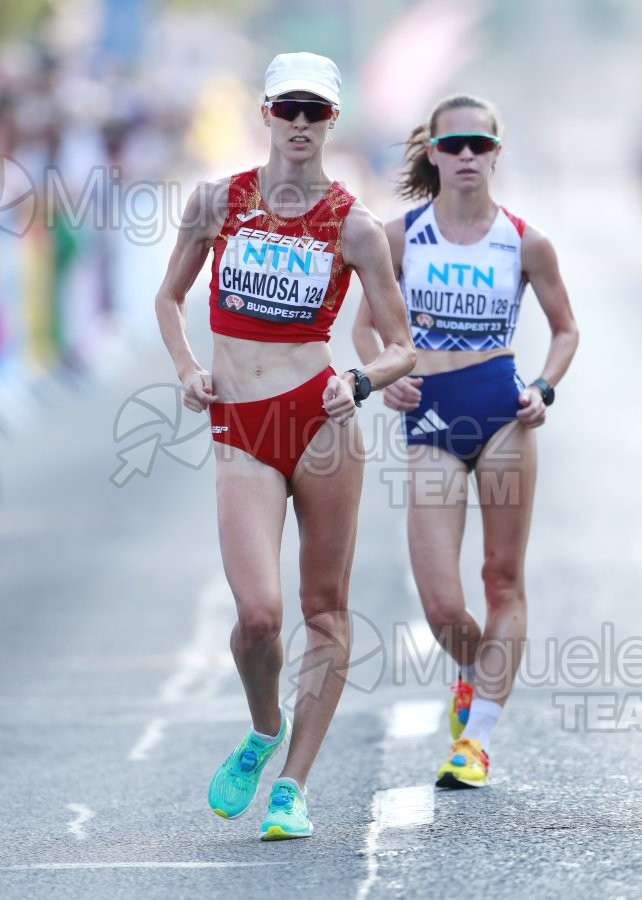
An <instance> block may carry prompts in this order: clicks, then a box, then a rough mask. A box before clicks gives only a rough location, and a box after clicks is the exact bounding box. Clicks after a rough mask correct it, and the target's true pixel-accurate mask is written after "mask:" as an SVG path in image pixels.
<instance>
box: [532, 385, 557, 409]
mask: <svg viewBox="0 0 642 900" xmlns="http://www.w3.org/2000/svg"><path fill="white" fill-rule="evenodd" d="M529 387H536V388H537V389H538V390H539V391H541V393H542V400H543V401H544V406H550V405H551V403H552V402H553V401H554V400H555V388H553V387H552V386H551V385H550V384H549V383H548V381H547V380H546V379H545V378H536V379H535V381H533V382H532V383H531V384H529Z"/></svg>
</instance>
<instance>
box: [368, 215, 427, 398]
mask: <svg viewBox="0 0 642 900" xmlns="http://www.w3.org/2000/svg"><path fill="white" fill-rule="evenodd" d="M385 233H386V237H387V239H388V245H389V247H390V256H391V259H392V267H393V273H394V276H395V279H397V278H398V277H399V275H400V273H401V264H402V260H403V250H404V240H405V227H404V219H403V218H400V219H395V220H394V221H393V222H389V223H388V224H387V225H386V227H385ZM404 317H405V309H404ZM352 340H353V342H354V346H355V348H356V351H357V353H358V354H359V358H360V359H361V361H362V362H364V363H371V362H373V360H375V359H376V358H377V357H378V356H379V354H380V353H381V349H382V347H381V341H380V339H379V335H378V333H377V328H376V327H375V321H374V317H373V313H372V309H371V306H370V303H369V301H368V298H367V295H365V294H364V296H363V297H362V298H361V303H360V304H359V309H358V310H357V315H356V318H355V321H354V326H353V328H352ZM420 384H421V378H412V377H402V378H400V379H398V380H397V381H395V382H394V383H393V384H391V385H389V386H388V387H386V388H385V389H384V392H383V402H384V405H385V406H387V407H389V408H390V409H394V410H396V411H398V412H410V411H411V410H413V409H416V408H417V404H418V403H419V402H420V400H421V392H420V391H419V387H418V386H419V385H420Z"/></svg>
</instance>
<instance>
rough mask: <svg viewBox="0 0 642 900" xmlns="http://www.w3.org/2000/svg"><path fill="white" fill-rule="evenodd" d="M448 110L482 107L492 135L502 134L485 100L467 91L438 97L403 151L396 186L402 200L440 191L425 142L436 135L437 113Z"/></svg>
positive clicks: (430, 197) (425, 197) (431, 196)
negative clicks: (403, 163)
mask: <svg viewBox="0 0 642 900" xmlns="http://www.w3.org/2000/svg"><path fill="white" fill-rule="evenodd" d="M450 109H482V110H484V112H486V113H488V117H489V118H490V121H491V131H492V134H496V135H497V136H498V137H500V136H501V133H500V132H501V121H500V118H499V113H498V111H497V109H496V107H495V106H494V105H493V104H492V103H490V102H489V101H488V100H482V99H481V98H480V97H474V96H472V95H470V94H453V95H452V96H450V97H445V98H444V99H443V100H440V101H439V103H438V104H437V105H436V106H435V108H434V109H433V111H432V112H431V114H430V117H429V119H428V121H427V122H425V123H424V124H422V125H417V127H416V128H413V130H412V131H411V132H410V136H409V137H408V140H407V141H406V149H405V151H404V162H405V163H406V165H407V168H406V170H405V171H404V172H403V173H402V176H401V178H400V179H399V183H398V185H397V193H398V194H399V196H400V197H401V199H402V200H433V199H434V198H435V197H436V196H437V194H438V193H439V190H440V184H439V169H438V168H437V166H433V164H432V163H431V162H430V160H429V159H428V154H427V153H426V144H427V143H428V141H429V140H430V138H432V137H436V131H437V120H438V119H439V116H440V115H441V114H442V113H443V112H446V111H447V110H450Z"/></svg>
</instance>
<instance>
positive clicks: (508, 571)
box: [482, 557, 525, 609]
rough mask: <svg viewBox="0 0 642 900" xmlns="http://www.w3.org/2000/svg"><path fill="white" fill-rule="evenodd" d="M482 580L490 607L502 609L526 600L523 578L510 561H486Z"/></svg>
mask: <svg viewBox="0 0 642 900" xmlns="http://www.w3.org/2000/svg"><path fill="white" fill-rule="evenodd" d="M482 580H483V582H484V591H485V594H486V602H487V604H488V606H489V607H492V608H495V609H501V608H502V607H505V606H508V605H509V604H511V603H515V602H519V601H523V600H524V599H525V598H524V584H523V578H522V576H521V574H520V572H519V571H518V570H517V569H516V567H515V566H514V565H512V564H511V563H510V562H509V561H508V560H502V559H499V558H495V557H490V558H488V559H486V561H485V563H484V565H483V567H482Z"/></svg>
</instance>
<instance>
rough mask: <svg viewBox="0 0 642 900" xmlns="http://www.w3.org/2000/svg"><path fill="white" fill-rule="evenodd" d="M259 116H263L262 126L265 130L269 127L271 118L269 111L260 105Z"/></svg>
mask: <svg viewBox="0 0 642 900" xmlns="http://www.w3.org/2000/svg"><path fill="white" fill-rule="evenodd" d="M261 115H262V116H263V124H264V125H265V127H266V128H269V127H270V119H271V118H272V117H271V115H270V110H269V109H268V108H267V107H266V106H263V104H261Z"/></svg>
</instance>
